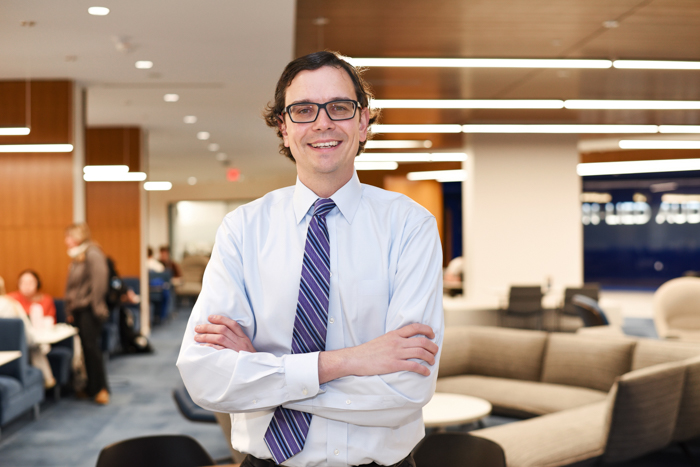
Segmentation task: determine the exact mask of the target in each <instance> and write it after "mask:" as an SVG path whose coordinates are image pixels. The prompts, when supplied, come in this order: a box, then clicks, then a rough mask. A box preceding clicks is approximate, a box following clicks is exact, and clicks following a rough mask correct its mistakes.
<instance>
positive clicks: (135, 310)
mask: <svg viewBox="0 0 700 467" xmlns="http://www.w3.org/2000/svg"><path fill="white" fill-rule="evenodd" d="M122 284H124V286H125V287H126V288H128V289H131V290H133V291H134V293H135V294H136V295H141V279H139V278H138V277H122ZM122 306H123V307H125V308H128V309H129V310H130V311H131V315H132V316H133V318H134V331H135V332H140V331H141V306H140V305H131V304H129V305H122Z"/></svg>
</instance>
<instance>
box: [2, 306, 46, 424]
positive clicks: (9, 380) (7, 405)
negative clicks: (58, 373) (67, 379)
mask: <svg viewBox="0 0 700 467" xmlns="http://www.w3.org/2000/svg"><path fill="white" fill-rule="evenodd" d="M0 350H19V351H20V352H22V356H21V357H20V358H19V359H17V360H13V361H11V362H9V363H7V364H5V365H2V366H0V427H2V426H4V425H6V424H7V423H9V422H10V421H12V420H14V419H15V418H17V417H19V416H20V415H22V414H23V413H25V412H27V411H28V410H30V409H31V408H34V418H35V419H36V418H39V404H40V403H41V402H42V401H43V400H44V378H43V376H42V375H41V371H39V370H38V369H37V368H34V367H32V366H31V365H30V364H29V348H28V347H27V338H26V336H25V334H24V323H23V322H22V320H21V319H0Z"/></svg>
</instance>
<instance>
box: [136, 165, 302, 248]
mask: <svg viewBox="0 0 700 467" xmlns="http://www.w3.org/2000/svg"><path fill="white" fill-rule="evenodd" d="M280 157H282V156H280ZM295 182H296V175H295V172H290V173H289V175H286V176H280V177H270V178H260V179H254V180H244V181H240V182H202V183H197V184H196V185H193V186H190V185H186V184H178V185H176V184H174V185H173V189H172V190H169V191H150V192H148V244H149V245H151V246H152V247H153V248H154V249H157V248H158V247H159V246H160V245H165V244H168V243H169V235H168V205H169V204H170V203H174V202H177V201H184V200H187V201H192V200H253V199H257V198H260V197H261V196H263V195H265V194H266V193H268V192H270V191H272V190H276V189H278V188H282V187H285V186H290V185H294V183H295Z"/></svg>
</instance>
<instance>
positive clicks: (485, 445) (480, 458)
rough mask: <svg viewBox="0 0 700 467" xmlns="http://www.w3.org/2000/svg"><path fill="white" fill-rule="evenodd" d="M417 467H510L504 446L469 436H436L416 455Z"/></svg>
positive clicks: (431, 436) (429, 439)
mask: <svg viewBox="0 0 700 467" xmlns="http://www.w3.org/2000/svg"><path fill="white" fill-rule="evenodd" d="M413 459H414V460H415V461H416V467H461V466H469V467H506V456H505V453H504V452H503V449H502V448H501V446H499V445H498V444H497V443H495V442H493V441H491V440H490V439H485V438H479V437H478V436H472V435H470V434H469V433H460V432H450V433H435V434H432V435H430V436H427V437H426V438H425V439H424V440H423V442H422V443H420V444H419V445H418V446H417V447H416V448H415V450H414V451H413Z"/></svg>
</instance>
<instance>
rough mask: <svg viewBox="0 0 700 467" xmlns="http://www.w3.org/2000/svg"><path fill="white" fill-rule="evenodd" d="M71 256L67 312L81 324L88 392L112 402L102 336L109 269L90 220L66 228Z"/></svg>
mask: <svg viewBox="0 0 700 467" xmlns="http://www.w3.org/2000/svg"><path fill="white" fill-rule="evenodd" d="M65 240H66V247H68V256H70V257H71V259H72V260H73V261H72V263H71V265H70V270H69V272H68V282H67V284H66V295H65V302H66V314H67V315H68V321H69V322H72V323H73V324H75V326H77V328H78V334H79V335H80V340H81V342H82V344H83V354H84V356H85V369H86V371H87V386H86V388H85V393H86V394H87V396H88V397H92V398H94V400H95V402H97V403H98V404H103V405H105V404H108V403H109V388H108V386H107V375H106V372H105V368H104V360H103V358H102V351H101V350H100V346H99V338H100V334H101V333H102V323H103V322H104V321H105V320H106V319H107V317H108V316H109V310H108V309H107V303H106V302H105V296H106V294H107V282H108V277H109V270H108V268H107V258H106V257H105V255H104V253H102V250H101V249H100V248H99V247H98V246H97V245H95V244H94V243H93V242H91V241H90V229H89V228H88V226H87V224H85V223H80V224H72V225H70V226H69V227H68V228H67V229H66V238H65Z"/></svg>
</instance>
